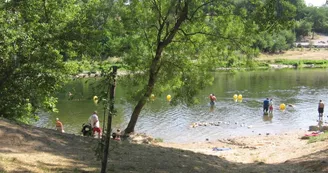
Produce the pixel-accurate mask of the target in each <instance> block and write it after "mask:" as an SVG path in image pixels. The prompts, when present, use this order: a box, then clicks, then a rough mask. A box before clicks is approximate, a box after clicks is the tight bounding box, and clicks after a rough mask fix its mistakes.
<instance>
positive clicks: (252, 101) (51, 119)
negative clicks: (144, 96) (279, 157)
mask: <svg viewBox="0 0 328 173" xmlns="http://www.w3.org/2000/svg"><path fill="white" fill-rule="evenodd" d="M213 75H214V76H215V81H214V84H213V85H212V86H209V87H207V88H205V89H204V90H202V91H201V93H200V94H199V95H198V96H197V97H198V98H199V100H200V104H197V105H193V106H190V107H187V106H186V105H183V104H180V105H177V106H172V105H170V104H169V103H168V102H167V101H166V95H162V96H160V97H156V99H155V101H153V102H149V103H147V105H146V106H145V107H144V109H143V111H142V112H141V114H140V117H139V120H138V122H137V125H136V128H135V130H136V132H141V133H146V134H148V135H151V136H153V137H154V138H161V139H163V140H164V142H196V141H205V140H206V139H209V140H216V139H222V138H228V137H235V136H242V135H259V134H261V135H266V134H267V133H269V134H271V135H272V134H276V133H280V132H283V131H286V130H293V129H295V130H296V129H308V126H309V125H315V124H316V120H317V119H318V112H317V106H318V102H319V100H320V99H322V100H323V101H324V102H325V101H328V99H327V98H326V96H327V93H328V89H327V86H328V85H327V84H328V82H327V79H328V71H327V69H280V70H265V71H245V72H235V73H230V72H216V73H213ZM98 81H99V79H81V80H75V81H73V82H71V83H70V84H68V85H67V86H66V87H65V89H64V90H63V91H62V93H61V94H60V95H59V102H58V106H57V107H58V109H59V113H52V114H43V115H41V117H40V120H39V121H38V122H36V125H37V126H41V127H47V128H54V126H55V118H56V117H58V118H59V119H60V120H61V121H62V122H63V124H64V127H65V131H66V132H67V133H75V134H80V130H81V126H82V124H83V123H84V122H87V119H88V117H89V116H90V115H91V113H92V112H93V111H94V110H97V111H98V114H99V118H100V123H101V126H102V125H103V122H104V120H103V106H102V105H101V104H98V105H96V104H95V103H94V102H93V100H92V97H93V94H92V93H93V92H92V89H93V87H92V84H93V83H97V82H98ZM127 89H128V88H126V87H121V86H120V82H118V83H117V90H116V104H115V108H116V109H117V111H118V112H117V116H115V117H114V121H113V127H114V129H116V128H120V129H124V128H125V127H126V125H127V123H128V121H129V118H130V115H131V112H132V110H133V107H134V104H135V103H133V102H131V101H128V100H127V98H128V97H127V96H126V95H127V93H128V92H127ZM68 92H71V93H72V94H73V96H74V97H73V99H72V100H69V99H68V94H67V93H68ZM210 93H214V94H215V95H216V97H217V102H216V105H215V107H214V108H213V109H211V108H210V105H209V99H208V96H209V94H210ZM167 94H170V93H167ZM234 94H241V95H242V96H243V100H242V101H241V102H235V101H234V100H233V95H234ZM267 97H269V98H272V99H273V101H274V112H273V116H263V112H262V103H263V100H264V99H265V98H267ZM172 99H174V97H173V94H172ZM281 103H285V104H292V105H293V106H294V107H287V109H286V110H284V111H281V110H279V105H280V104H281ZM325 119H327V114H324V120H325ZM195 122H197V123H199V122H200V123H209V124H207V126H198V127H195V128H192V127H191V125H192V124H193V123H195ZM219 122H220V125H219V126H216V125H210V123H215V124H218V123H219Z"/></svg>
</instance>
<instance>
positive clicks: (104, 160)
mask: <svg viewBox="0 0 328 173" xmlns="http://www.w3.org/2000/svg"><path fill="white" fill-rule="evenodd" d="M116 74H117V66H113V72H112V73H111V74H110V89H109V101H108V108H109V109H108V118H107V129H106V136H105V144H104V145H105V146H104V151H103V152H104V157H103V158H102V162H101V173H106V169H107V162H108V151H109V144H110V136H111V131H112V118H113V115H114V114H115V110H114V103H115V101H114V98H115V87H116Z"/></svg>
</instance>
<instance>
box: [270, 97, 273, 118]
mask: <svg viewBox="0 0 328 173" xmlns="http://www.w3.org/2000/svg"><path fill="white" fill-rule="evenodd" d="M269 113H270V114H272V113H273V100H272V99H270V101H269Z"/></svg>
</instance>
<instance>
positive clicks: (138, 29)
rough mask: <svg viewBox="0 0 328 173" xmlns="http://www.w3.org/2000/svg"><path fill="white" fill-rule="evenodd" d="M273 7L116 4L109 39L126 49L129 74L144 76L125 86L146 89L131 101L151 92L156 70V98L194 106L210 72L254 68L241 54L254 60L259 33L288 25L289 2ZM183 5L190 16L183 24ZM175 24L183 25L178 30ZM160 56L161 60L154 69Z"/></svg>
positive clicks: (269, 4)
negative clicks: (170, 95) (168, 97)
mask: <svg viewBox="0 0 328 173" xmlns="http://www.w3.org/2000/svg"><path fill="white" fill-rule="evenodd" d="M272 2H273V1H270V2H269V1H267V2H263V1H252V2H248V1H244V3H245V4H246V5H248V6H247V8H245V5H240V6H237V5H236V4H234V3H232V2H231V1H228V0H224V1H200V0H199V1H198V0H196V1H193V2H192V3H191V2H189V1H186V2H183V3H182V2H180V1H133V2H132V3H131V4H130V5H124V3H123V2H122V1H118V3H117V4H115V8H114V9H113V10H114V11H115V14H116V17H115V16H114V17H112V20H110V21H109V24H110V25H111V26H114V27H111V28H110V30H111V31H114V32H111V34H112V35H111V36H112V37H113V38H117V39H118V41H119V42H120V43H124V44H125V45H121V47H118V48H119V49H120V50H124V54H123V63H124V65H125V66H126V67H127V69H128V70H130V71H132V72H138V73H139V72H142V73H139V74H138V75H133V77H131V80H128V81H129V83H128V84H126V85H128V86H145V87H142V88H140V89H139V92H136V93H135V94H134V95H136V97H135V98H141V97H143V94H144V93H145V92H146V91H148V90H149V85H148V84H149V83H148V82H149V76H150V75H153V74H152V73H151V69H152V68H153V67H154V68H158V74H156V75H155V76H156V85H155V87H154V88H153V91H152V92H153V93H154V94H156V95H160V94H161V93H163V92H165V91H166V90H171V91H173V92H174V93H175V96H174V97H175V98H176V99H175V100H174V101H182V102H185V103H188V104H189V103H192V102H197V100H194V99H193V96H194V95H195V94H197V93H198V91H199V89H200V88H203V87H205V86H206V85H210V84H211V83H212V80H213V76H212V75H211V74H210V73H209V71H211V70H213V69H215V68H216V67H217V66H223V65H224V66H226V67H240V66H245V65H246V64H248V65H249V66H254V64H252V63H250V62H251V58H250V59H248V58H246V56H243V55H245V54H247V55H251V56H249V57H253V55H255V52H256V51H254V49H252V48H251V47H250V46H251V45H252V43H253V41H254V37H255V36H256V35H257V34H258V33H259V31H262V30H269V31H275V30H279V29H280V28H283V27H287V26H290V24H291V23H290V20H286V19H290V17H292V13H293V11H295V8H294V7H293V6H291V5H290V4H289V3H288V2H287V1H274V2H275V3H272ZM185 6H188V8H187V9H188V11H187V16H186V19H183V17H181V15H182V13H183V12H184V11H183V7H185ZM278 6H279V7H278ZM272 14H274V16H275V18H271V17H270V16H271V15H272ZM179 20H183V22H182V23H181V25H179V26H178V27H179V28H178V29H176V28H175V27H176V26H177V23H178V22H179ZM179 24H180V23H179ZM175 29H176V31H174V30H175ZM173 31H174V32H173ZM113 33H117V35H113ZM127 33H128V34H127ZM171 35H172V36H173V37H172V38H171V37H170V36H171ZM162 45H165V46H162ZM277 49H278V48H277ZM284 49H285V48H284ZM159 51H160V52H159ZM161 51H163V52H161ZM158 52H159V53H160V54H159V56H160V57H159V59H160V60H159V62H158V64H155V61H157V60H156V59H157V58H158V57H157V55H158V54H157V53H158ZM152 65H154V66H153V67H152Z"/></svg>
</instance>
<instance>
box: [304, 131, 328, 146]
mask: <svg viewBox="0 0 328 173" xmlns="http://www.w3.org/2000/svg"><path fill="white" fill-rule="evenodd" d="M327 139H328V132H325V133H323V134H320V135H318V136H312V137H310V138H309V140H308V143H309V144H310V143H315V142H319V141H325V140H327Z"/></svg>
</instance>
